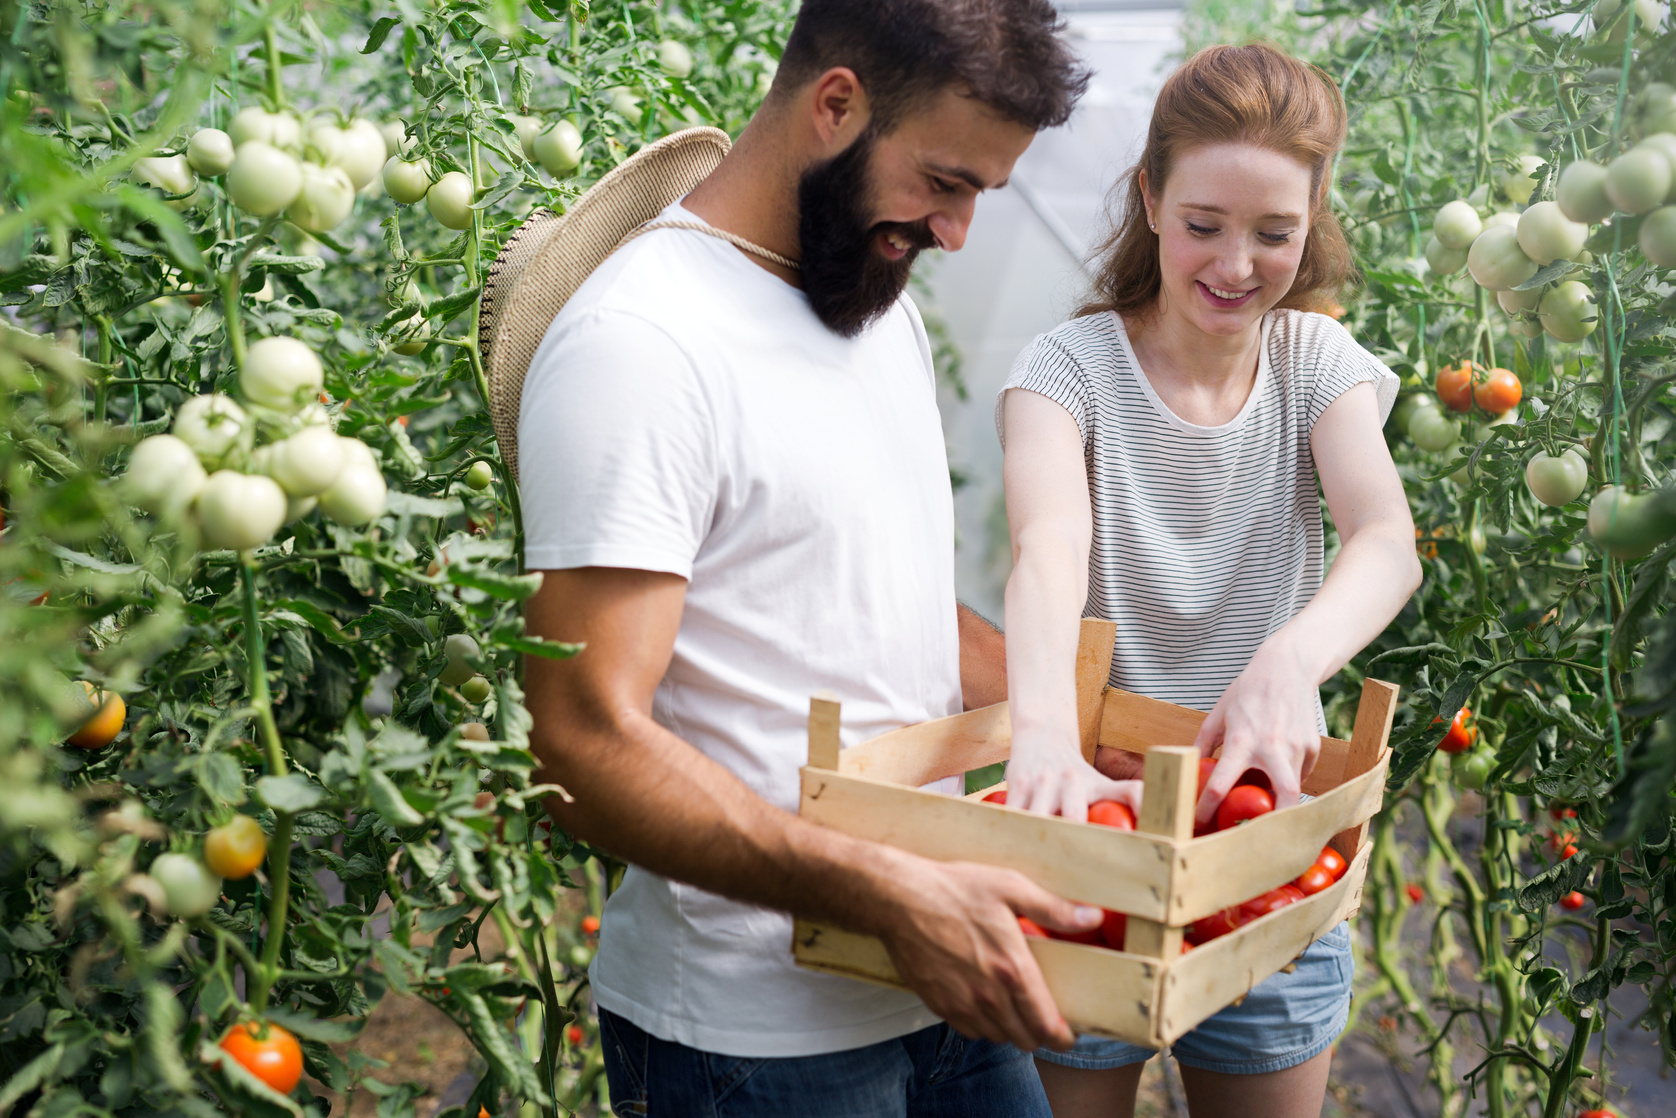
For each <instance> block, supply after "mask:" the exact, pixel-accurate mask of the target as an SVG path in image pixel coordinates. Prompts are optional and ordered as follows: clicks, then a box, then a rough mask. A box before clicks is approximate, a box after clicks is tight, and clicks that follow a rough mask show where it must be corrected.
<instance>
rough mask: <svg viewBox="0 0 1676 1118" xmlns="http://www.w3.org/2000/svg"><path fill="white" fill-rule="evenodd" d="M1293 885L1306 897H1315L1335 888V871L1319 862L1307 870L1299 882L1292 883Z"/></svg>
mask: <svg viewBox="0 0 1676 1118" xmlns="http://www.w3.org/2000/svg"><path fill="white" fill-rule="evenodd" d="M1292 884H1293V885H1296V886H1297V887H1298V889H1299V890H1300V891H1301V892H1302V893H1303V895H1304V896H1306V897H1313V896H1315V894H1317V893H1320V892H1322V891H1324V890H1327V889H1331V888H1332V887H1333V871H1332V870H1330V869H1328V868H1327V867H1326V866H1323V865H1322V864H1321V863H1320V862H1317V863H1315V864H1314V865H1313V866H1311V867H1309V869H1307V870H1305V871H1304V872H1303V874H1302V875H1300V876H1299V878H1298V880H1296V881H1294V882H1292Z"/></svg>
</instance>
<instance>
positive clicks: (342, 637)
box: [271, 598, 356, 645]
mask: <svg viewBox="0 0 1676 1118" xmlns="http://www.w3.org/2000/svg"><path fill="white" fill-rule="evenodd" d="M274 606H275V607H276V608H275V609H274V611H273V612H272V614H271V616H274V617H283V615H284V613H285V612H286V611H289V612H290V613H291V614H293V615H295V616H296V617H297V618H298V619H299V620H301V621H304V622H306V623H307V624H308V627H309V628H311V629H313V630H314V631H315V632H317V633H319V634H320V635H321V636H323V637H325V638H326V639H327V640H328V641H330V642H331V643H332V644H335V645H346V644H354V643H356V642H355V638H354V637H351V636H349V635H347V634H346V633H344V631H343V628H342V627H341V626H339V625H338V623H337V621H336V620H334V619H333V617H332V615H331V614H329V613H327V612H326V611H325V610H323V609H321V608H320V607H319V606H317V605H315V604H314V603H313V602H305V601H302V600H300V599H297V598H281V599H280V600H278V601H276V602H275V603H274Z"/></svg>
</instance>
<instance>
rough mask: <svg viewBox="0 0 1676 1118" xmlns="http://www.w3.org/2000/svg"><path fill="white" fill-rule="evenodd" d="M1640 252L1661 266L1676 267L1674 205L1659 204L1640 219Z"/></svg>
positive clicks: (1675, 217)
mask: <svg viewBox="0 0 1676 1118" xmlns="http://www.w3.org/2000/svg"><path fill="white" fill-rule="evenodd" d="M1639 243H1640V245H1641V254H1642V255H1643V256H1645V257H1646V258H1647V259H1648V260H1649V261H1651V262H1652V263H1654V264H1657V265H1658V266H1659V267H1661V268H1676V206H1660V207H1659V208H1658V209H1656V210H1654V211H1653V212H1652V213H1650V214H1648V215H1647V216H1646V217H1645V218H1643V219H1642V221H1641V233H1640V235H1639Z"/></svg>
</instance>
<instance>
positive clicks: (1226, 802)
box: [1216, 784, 1274, 831]
mask: <svg viewBox="0 0 1676 1118" xmlns="http://www.w3.org/2000/svg"><path fill="white" fill-rule="evenodd" d="M1273 810H1274V794H1273V793H1271V792H1268V791H1265V790H1264V789H1262V788H1259V787H1257V786H1256V785H1255V784H1236V785H1234V786H1233V787H1232V788H1231V789H1229V790H1228V795H1227V796H1226V797H1225V798H1224V799H1223V801H1222V802H1221V803H1220V804H1218V805H1217V808H1216V829H1217V830H1219V831H1226V830H1227V829H1228V828H1229V827H1232V826H1235V825H1237V824H1239V823H1243V822H1245V821H1246V820H1247V819H1255V818H1257V817H1258V816H1259V815H1267V814H1268V813H1269V812H1271V811H1273Z"/></svg>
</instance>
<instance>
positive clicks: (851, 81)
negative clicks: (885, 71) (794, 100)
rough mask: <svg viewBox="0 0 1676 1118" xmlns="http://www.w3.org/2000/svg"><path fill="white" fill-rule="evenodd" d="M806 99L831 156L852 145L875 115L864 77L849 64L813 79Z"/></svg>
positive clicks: (813, 122) (806, 93)
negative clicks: (868, 98)
mask: <svg viewBox="0 0 1676 1118" xmlns="http://www.w3.org/2000/svg"><path fill="white" fill-rule="evenodd" d="M803 102H804V104H805V105H806V106H807V108H808V111H809V113H810V119H811V123H812V124H813V125H814V129H815V135H816V136H818V137H819V138H820V142H821V145H822V146H823V147H824V148H826V149H827V154H828V155H829V156H830V155H836V154H838V152H840V151H842V150H844V149H845V148H847V147H849V146H850V144H851V143H853V142H854V141H855V139H856V138H857V137H858V136H860V135H861V133H862V132H863V131H865V130H866V128H867V124H868V122H869V121H870V120H871V119H872V115H873V114H872V111H871V109H870V107H869V105H868V102H867V91H866V90H865V89H863V88H862V87H861V79H860V78H858V77H856V76H855V71H854V70H851V69H850V68H849V67H848V66H834V67H833V68H832V69H830V70H828V71H826V73H824V74H822V75H821V76H820V77H818V78H816V79H815V80H814V81H812V82H810V83H809V87H808V89H807V91H806V92H805V93H804V96H803Z"/></svg>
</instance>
